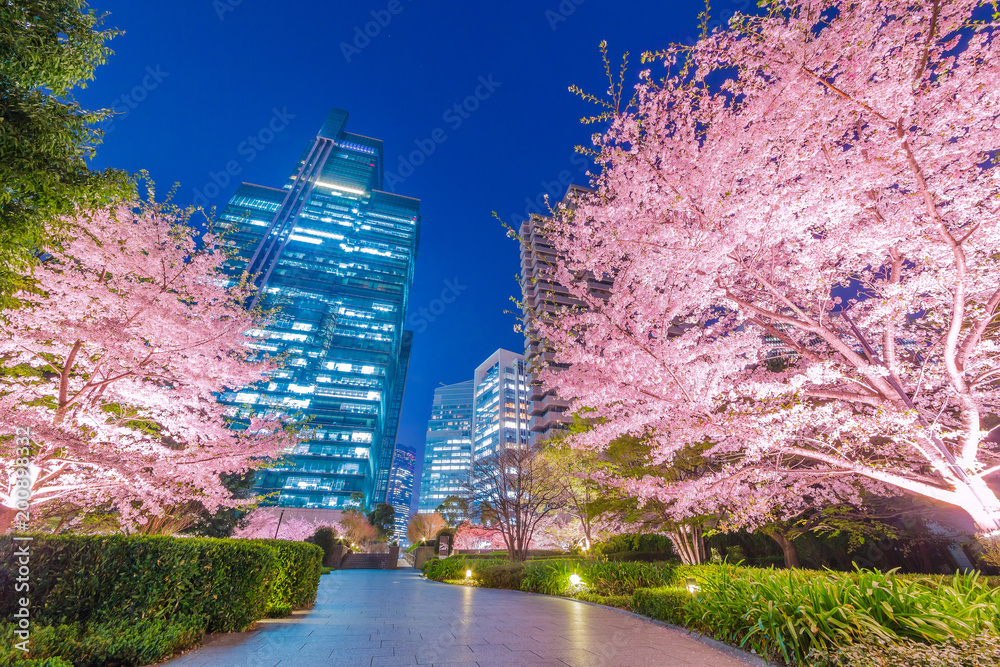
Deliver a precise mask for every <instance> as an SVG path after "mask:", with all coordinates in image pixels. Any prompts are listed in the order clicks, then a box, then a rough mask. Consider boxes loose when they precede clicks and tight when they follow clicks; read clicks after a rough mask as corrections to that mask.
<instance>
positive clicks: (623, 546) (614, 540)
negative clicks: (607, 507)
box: [594, 533, 674, 560]
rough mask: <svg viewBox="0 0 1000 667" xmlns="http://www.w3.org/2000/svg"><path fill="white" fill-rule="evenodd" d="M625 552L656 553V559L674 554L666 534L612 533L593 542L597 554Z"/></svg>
mask: <svg viewBox="0 0 1000 667" xmlns="http://www.w3.org/2000/svg"><path fill="white" fill-rule="evenodd" d="M627 552H635V553H644V554H658V555H659V558H657V560H666V559H667V558H668V557H670V556H673V555H674V545H673V543H672V542H671V541H670V538H669V537H667V536H666V535H657V534H655V533H625V534H623V535H613V536H611V537H609V538H608V539H606V540H603V541H601V542H597V543H595V544H594V554H595V555H598V556H606V555H608V554H621V553H627Z"/></svg>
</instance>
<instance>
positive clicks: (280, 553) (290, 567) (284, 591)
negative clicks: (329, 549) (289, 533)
mask: <svg viewBox="0 0 1000 667" xmlns="http://www.w3.org/2000/svg"><path fill="white" fill-rule="evenodd" d="M249 541H250V542H252V543H256V544H260V545H263V546H265V547H266V548H268V549H270V550H271V552H272V553H273V554H274V556H275V568H276V569H275V572H274V575H273V578H272V580H271V586H270V589H269V592H268V600H267V607H266V609H265V612H266V613H267V614H268V615H269V616H278V615H283V616H287V615H288V613H290V612H291V610H292V609H293V608H295V607H305V606H308V605H311V604H312V603H314V602H315V601H316V590H317V588H318V587H319V577H320V572H321V570H322V567H323V550H322V549H321V548H319V547H318V546H316V545H315V544H309V543H308V542H290V541H288V540H249ZM282 609H287V610H288V611H287V612H286V613H285V614H280V613H279V612H280V610H282Z"/></svg>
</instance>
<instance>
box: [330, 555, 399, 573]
mask: <svg viewBox="0 0 1000 667" xmlns="http://www.w3.org/2000/svg"><path fill="white" fill-rule="evenodd" d="M388 561H389V554H355V553H351V554H347V556H346V557H345V558H344V560H343V562H341V564H340V569H341V570H384V569H386V565H387V564H388Z"/></svg>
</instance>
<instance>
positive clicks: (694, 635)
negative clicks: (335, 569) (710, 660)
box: [420, 574, 777, 667]
mask: <svg viewBox="0 0 1000 667" xmlns="http://www.w3.org/2000/svg"><path fill="white" fill-rule="evenodd" d="M420 578H421V579H423V580H424V581H429V582H431V583H432V584H441V585H442V586H461V585H462V584H449V583H446V582H443V581H435V580H433V579H428V578H427V577H426V576H424V575H423V574H421V575H420ZM469 588H482V589H483V590H486V591H506V592H509V593H523V594H525V595H539V596H541V597H546V598H555V599H557V600H569V601H570V602H579V603H580V604H588V605H590V606H591V607H600V608H602V609H610V610H612V611H616V612H618V613H619V614H624V615H626V616H631V617H633V618H637V619H639V620H642V621H646V622H648V623H652V624H653V625H658V626H660V627H662V628H667V629H669V630H673V631H674V632H678V633H680V634H682V635H684V636H685V637H690V638H691V639H694V640H695V641H697V642H699V643H701V644H704V645H705V646H709V647H711V648H714V649H715V650H716V651H719V652H721V653H725V654H726V655H728V656H729V657H731V658H735V659H736V660H739V661H740V662H742V663H744V664H747V665H751V666H752V667H775V665H776V664H777V663H773V662H768V661H767V660H765V659H764V658H762V657H760V656H759V655H757V654H755V653H750V652H748V651H744V650H743V649H741V648H736V647H735V646H733V645H731V644H727V643H725V642H720V641H719V640H718V639H713V638H712V637H709V636H707V635H703V634H701V633H700V632H695V631H694V630H689V629H688V628H685V627H683V626H681V625H673V624H672V623H664V622H663V621H658V620H656V619H655V618H650V617H649V616H643V615H642V614H637V613H635V612H634V611H628V610H627V609H621V608H619V607H612V606H610V605H606V604H600V603H598V602H589V601H587V600H577V599H576V598H568V597H564V596H562V595H547V594H545V593H533V592H531V591H515V590H511V589H507V588H488V587H484V586H470V587H469Z"/></svg>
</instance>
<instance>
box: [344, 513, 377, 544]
mask: <svg viewBox="0 0 1000 667" xmlns="http://www.w3.org/2000/svg"><path fill="white" fill-rule="evenodd" d="M340 526H341V529H342V531H343V532H342V533H341V534H342V535H343V536H344V537H345V538H347V539H348V540H349V541H350V542H351V546H353V547H354V548H355V549H367V548H368V547H369V546H371V544H372V543H373V542H375V540H377V539H378V529H377V528H376V527H375V526H373V525H372V524H371V522H370V521H368V518H367V517H366V516H365V515H364V514H362V513H361V512H357V511H353V512H352V511H346V512H344V515H343V517H342V518H341V520H340Z"/></svg>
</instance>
